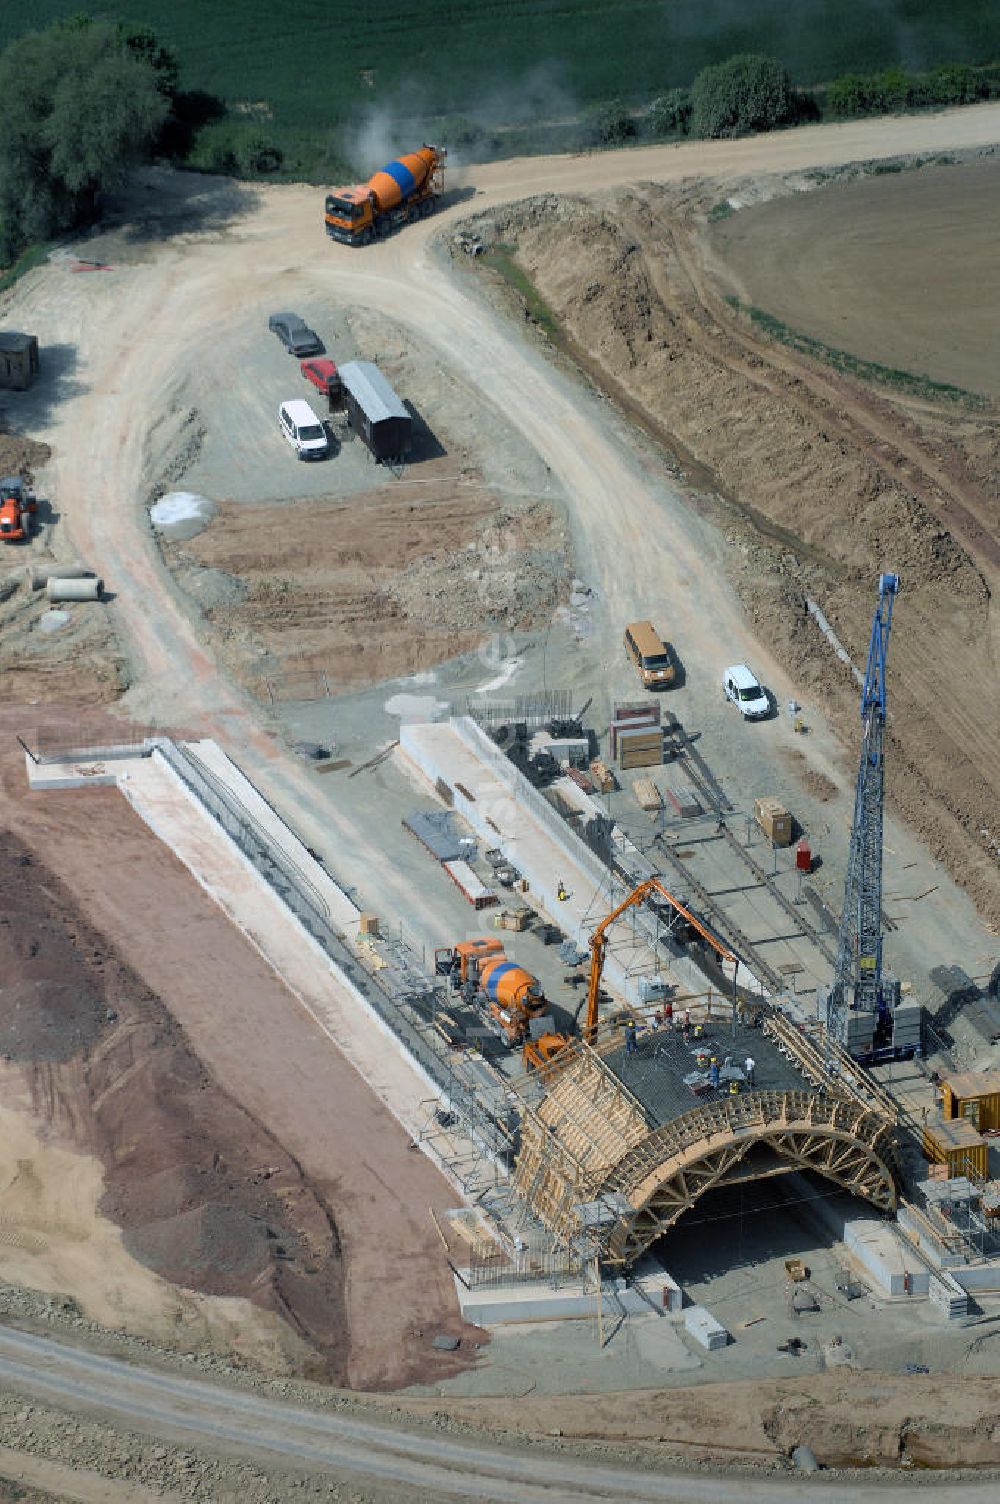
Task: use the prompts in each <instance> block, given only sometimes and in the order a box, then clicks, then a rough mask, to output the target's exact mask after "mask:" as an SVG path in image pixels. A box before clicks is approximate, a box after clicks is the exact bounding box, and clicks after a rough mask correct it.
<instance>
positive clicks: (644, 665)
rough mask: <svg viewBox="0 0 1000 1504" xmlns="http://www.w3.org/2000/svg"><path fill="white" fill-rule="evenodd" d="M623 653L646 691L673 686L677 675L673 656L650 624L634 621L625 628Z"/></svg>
mask: <svg viewBox="0 0 1000 1504" xmlns="http://www.w3.org/2000/svg"><path fill="white" fill-rule="evenodd" d="M625 651H626V653H628V655H629V657H630V658H631V660H632V662H633V663H634V664H635V667H636V672H637V673H638V675H639V678H640V679H641V680H642V682H643V684H644V685H645V686H646V688H647V689H666V687H667V685H668V684H673V682H674V679H675V678H676V675H677V667H676V664H675V663H674V659H673V654H672V653H671V651H670V648H669V646H668V645H667V643H665V642H664V641H663V639H662V638H661V637H660V636H659V635H658V633H657V632H656V630H655V628H654V627H653V624H652V622H649V621H634V622H633V623H632V624H631V626H629V627H626V629H625Z"/></svg>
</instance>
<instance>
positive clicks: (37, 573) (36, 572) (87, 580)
mask: <svg viewBox="0 0 1000 1504" xmlns="http://www.w3.org/2000/svg"><path fill="white" fill-rule="evenodd" d="M31 588H32V590H42V589H44V590H45V594H46V595H47V596H48V598H49V600H50V601H99V600H100V598H101V592H102V591H103V589H104V581H103V580H101V579H99V578H98V576H97V575H95V574H94V571H93V570H92V569H87V568H86V566H85V565H83V564H57V565H53V566H52V567H51V568H49V567H48V566H43V567H39V566H38V565H34V566H33V567H32V570H31Z"/></svg>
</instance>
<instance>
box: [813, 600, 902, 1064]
mask: <svg viewBox="0 0 1000 1504" xmlns="http://www.w3.org/2000/svg"><path fill="white" fill-rule="evenodd" d="M898 590H899V576H898V575H895V574H883V575H880V576H879V582H878V605H877V606H876V608H875V616H874V619H873V621H872V635H871V642H870V644H869V648H868V667H867V670H866V671H865V682H864V687H863V689H862V691H861V724H862V726H863V728H864V732H863V737H862V742H861V764H860V767H859V769H858V784H857V791H856V793H855V797H854V823H853V825H852V826H851V848H850V852H849V854H848V859H847V881H846V883H845V885H844V908H843V912H842V914H841V919H840V934H839V937H838V943H837V968H836V972H835V974H834V978H833V984H832V986H831V987H830V991H829V993H828V995H827V1028H828V1030H829V1032H830V1035H831V1037H832V1038H833V1039H835V1040H837V1041H838V1042H839V1043H840V1044H841V1045H843V1046H844V1047H845V1049H846V1050H847V1051H848V1052H849V1053H850V1054H851V1055H854V1056H855V1057H857V1058H863V1057H866V1056H870V1055H871V1054H872V1053H873V1051H874V1050H875V1049H876V1048H877V1047H878V1045H879V1044H881V1043H884V1042H885V1040H886V1039H887V1038H888V1035H889V1033H890V1030H891V1015H890V1009H889V1005H888V1002H887V1000H886V997H885V989H884V987H883V980H882V813H883V805H884V762H883V742H884V739H885V705H886V698H885V656H886V650H887V648H888V646H889V628H890V627H891V625H892V607H893V602H894V601H895V599H896V594H897V591H898Z"/></svg>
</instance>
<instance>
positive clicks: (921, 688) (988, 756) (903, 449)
mask: <svg viewBox="0 0 1000 1504" xmlns="http://www.w3.org/2000/svg"><path fill="white" fill-rule="evenodd" d="M667 235H668V238H669V247H670V251H671V252H672V254H673V257H674V259H675V263H676V265H677V266H678V267H679V268H680V270H681V272H682V274H683V276H684V278H685V280H686V282H687V285H688V287H689V289H690V292H691V295H692V297H693V299H694V300H695V304H696V308H697V311H698V316H691V315H690V314H688V313H686V312H685V311H683V310H677V309H676V301H675V298H674V296H673V294H672V292H671V290H670V289H669V287H668V286H667V284H666V281H665V277H664V273H663V262H662V260H659V261H658V260H657V259H656V258H654V257H651V256H649V255H648V253H646V252H644V253H643V254H644V263H645V267H646V271H647V275H648V276H649V278H650V281H651V282H652V284H653V286H654V287H655V288H656V290H657V292H658V294H659V296H660V297H661V299H662V300H663V302H664V304H665V305H666V306H671V308H672V309H673V310H674V311H675V316H676V317H677V319H678V322H679V323H680V324H681V325H682V327H683V328H684V329H685V332H686V333H687V334H688V337H689V338H690V339H691V340H692V342H693V343H695V344H696V345H697V346H698V347H699V348H700V349H701V350H702V351H703V352H704V353H705V354H706V355H707V356H708V358H709V359H711V360H713V361H715V362H716V363H718V364H721V365H723V366H725V368H726V369H727V370H729V371H731V372H732V373H733V374H734V375H735V376H738V377H739V378H740V379H741V380H744V381H746V382H748V383H749V384H750V385H752V386H755V387H757V388H759V389H762V390H764V391H766V392H768V393H769V394H770V395H772V396H774V397H776V398H778V399H779V400H780V401H782V402H784V403H786V404H788V405H790V406H791V407H793V408H794V409H795V410H796V411H797V412H798V413H800V414H801V415H802V416H803V417H804V418H805V419H806V420H807V421H809V422H810V423H817V424H820V425H821V426H823V427H824V428H826V429H827V430H832V431H833V432H835V433H837V434H839V435H840V436H841V437H842V438H843V439H844V440H845V441H846V442H847V443H849V444H851V445H852V446H853V447H856V448H858V449H860V450H861V451H862V452H863V453H864V454H865V455H866V456H867V457H868V458H869V459H870V460H871V462H872V464H873V465H875V466H877V467H878V469H879V470H881V471H882V473H883V474H884V475H885V476H887V477H888V478H889V479H891V480H893V481H895V482H896V484H897V485H899V486H900V487H901V488H902V489H903V490H904V491H911V492H913V494H915V495H916V496H917V498H918V500H920V501H921V502H923V504H924V505H925V506H926V507H927V508H928V510H929V511H931V512H932V513H933V514H934V515H935V516H936V517H937V518H938V520H939V521H940V523H941V524H942V526H943V527H945V528H946V529H947V530H948V531H949V532H951V533H952V535H953V536H954V537H955V539H956V541H957V542H958V543H959V544H961V546H962V547H963V548H965V550H966V551H967V553H968V554H969V555H970V557H971V558H972V559H973V561H974V563H975V564H976V566H977V567H978V568H980V569H981V570H982V572H983V573H984V574H985V575H986V576H987V581H988V583H989V584H990V585H993V584H995V581H996V580H997V579H998V578H1000V538H998V537H997V536H996V533H995V532H994V531H993V528H992V525H991V521H990V515H989V506H988V503H987V501H986V498H985V497H983V495H982V493H981V492H980V491H979V490H978V489H977V488H976V487H975V486H974V485H973V484H972V483H971V481H966V483H965V484H964V485H962V484H959V483H957V482H956V481H955V480H954V479H953V478H952V477H951V476H950V475H949V474H948V472H947V470H946V468H945V467H944V466H942V465H940V464H939V463H937V462H936V460H935V459H934V458H933V456H931V455H929V454H928V453H927V450H926V447H925V446H924V445H922V444H921V443H920V442H919V440H917V439H916V438H915V437H912V436H907V435H906V434H905V433H904V432H903V429H904V425H905V418H904V417H903V416H902V415H898V416H897V415H893V416H892V417H889V418H887V419H884V420H880V419H879V417H878V415H877V413H876V412H875V411H874V409H875V407H876V405H877V404H878V399H877V398H876V397H874V396H866V397H864V398H862V397H860V396H858V395H856V394H855V393H854V392H852V391H851V389H850V387H849V384H848V383H847V382H845V381H844V380H842V379H841V378H838V377H836V376H830V375H827V374H826V373H824V372H823V371H821V370H819V369H817V368H815V367H814V366H813V365H812V364H811V363H810V362H808V361H807V360H804V359H802V358H800V357H798V356H796V355H795V354H794V353H793V352H791V351H789V350H787V349H785V348H784V347H783V346H781V345H780V344H777V343H775V342H774V341H769V340H763V339H758V338H756V337H755V336H754V335H753V334H751V333H749V332H746V331H744V330H743V329H741V328H740V324H739V321H738V320H737V319H735V318H734V317H733V314H732V311H731V310H730V308H729V307H728V306H727V305H726V303H725V302H724V300H723V299H722V298H721V297H720V296H719V295H718V294H717V293H715V292H714V291H713V290H712V288H711V287H710V286H709V285H708V283H707V281H706V278H705V277H704V275H703V274H702V273H701V272H700V270H699V269H698V267H697V265H696V263H695V258H694V254H693V253H692V251H691V250H690V249H689V248H688V247H687V246H686V245H685V244H684V242H683V239H682V237H681V235H680V234H678V233H677V232H676V231H671V230H668V231H667ZM713 325H714V326H715V327H716V328H719V327H721V328H722V329H724V330H725V333H726V336H727V337H728V338H729V339H730V340H731V341H732V343H733V344H735V345H736V347H737V349H738V350H739V351H741V352H742V354H737V355H735V356H734V355H731V354H728V353H727V352H726V351H725V350H724V349H722V348H721V341H720V340H719V339H718V338H717V337H713V335H712V333H711V328H712V326H713ZM905 583H906V582H905V581H904V587H905ZM991 594H992V590H991ZM934 630H935V632H936V633H937V634H938V635H940V636H941V637H942V638H943V639H944V641H943V643H942V646H943V649H944V654H945V657H948V656H955V655H958V654H960V653H961V651H962V644H961V642H960V641H959V640H957V639H956V638H955V637H954V634H953V633H952V632H951V631H950V630H949V629H948V627H947V626H946V625H943V624H940V623H939V624H936V626H935V629H934ZM998 631H1000V608H998V606H997V603H996V601H995V600H991V602H990V606H989V614H988V633H989V637H990V640H991V643H992V644H994V645H995V644H996V643H997V640H998ZM895 652H896V653H897V655H898V657H899V660H900V662H901V663H903V664H904V665H905V674H902V675H900V680H901V682H903V683H905V684H906V686H907V688H906V689H905V690H904V693H908V694H912V688H916V689H917V690H918V694H917V695H916V696H915V698H916V699H917V701H918V702H920V703H923V704H925V705H935V704H940V703H941V701H942V700H944V702H945V707H944V708H945V709H946V712H947V715H946V724H945V725H943V726H942V735H943V736H945V737H946V738H947V739H948V740H949V741H950V742H951V744H952V745H953V746H954V749H955V756H956V757H957V758H958V759H959V760H960V761H968V762H971V763H972V764H973V765H974V766H976V767H978V768H979V769H980V770H982V771H983V773H984V774H985V773H986V772H987V771H994V770H995V767H996V746H995V741H994V739H993V738H992V737H991V736H990V735H989V734H988V733H986V731H985V730H984V727H983V724H982V721H981V720H980V719H979V718H978V717H977V716H976V715H975V714H973V713H972V711H971V710H970V708H969V706H968V703H967V702H966V700H965V699H963V698H961V697H959V696H957V695H955V694H954V693H953V692H951V685H950V681H948V680H947V679H945V680H944V681H943V682H942V679H941V676H940V675H938V674H936V673H935V674H934V675H932V674H930V673H929V672H928V670H927V667H926V664H927V659H926V657H925V655H924V654H923V653H922V652H913V651H908V649H907V646H906V644H905V643H897V645H896V648H895ZM911 687H912V688H911Z"/></svg>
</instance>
